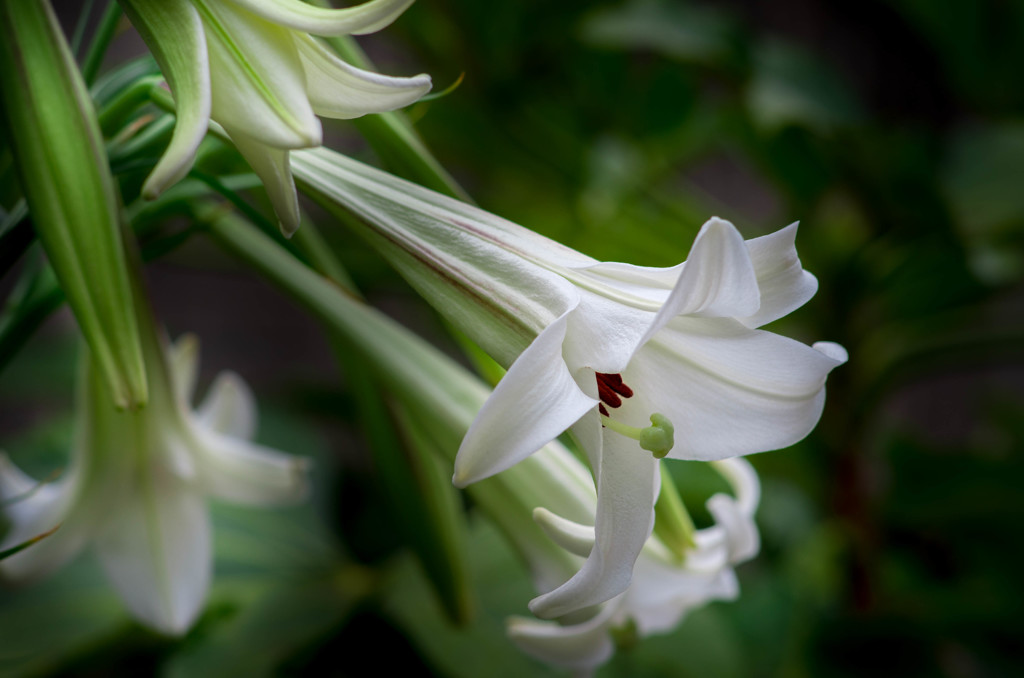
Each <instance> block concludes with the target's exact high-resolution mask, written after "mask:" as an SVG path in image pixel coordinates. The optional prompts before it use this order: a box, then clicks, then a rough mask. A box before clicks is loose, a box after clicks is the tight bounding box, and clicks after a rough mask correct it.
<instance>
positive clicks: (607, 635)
mask: <svg viewBox="0 0 1024 678" xmlns="http://www.w3.org/2000/svg"><path fill="white" fill-rule="evenodd" d="M713 464H714V465H715V466H716V467H717V468H718V470H719V472H720V473H722V474H723V475H724V476H725V477H726V478H727V479H728V480H729V481H730V483H731V484H732V486H733V491H734V492H735V497H731V496H728V495H725V494H716V495H715V496H713V497H711V498H710V499H709V500H708V503H707V505H708V509H709V510H710V511H711V514H712V515H713V516H714V517H715V519H716V524H715V525H713V526H712V527H709V528H706V529H702V530H698V531H697V532H696V533H695V534H694V543H695V547H694V549H693V550H691V551H690V552H688V553H687V555H686V559H685V560H684V561H683V562H682V563H678V562H676V561H675V560H674V556H673V555H672V554H670V553H668V551H667V549H665V547H664V546H663V545H662V544H661V543H660V542H659V541H658V540H657V538H656V537H651V538H650V539H649V540H648V541H647V543H646V544H645V546H644V548H643V550H642V551H641V552H640V557H639V558H638V559H637V561H636V567H635V572H634V577H633V581H632V583H631V584H630V586H629V588H627V589H626V590H625V591H624V592H623V593H621V594H619V595H618V596H616V597H615V598H613V599H611V600H610V601H608V602H607V603H605V604H604V605H603V607H602V609H601V610H600V611H599V612H598V613H597V614H595V615H594V616H593V617H592V618H590V619H588V620H586V621H583V622H578V623H574V624H566V625H562V624H559V623H557V622H551V621H540V620H537V619H530V618H526V617H513V618H511V619H510V620H509V622H508V625H507V628H508V634H509V637H510V638H511V639H512V640H513V641H514V642H515V643H516V645H518V646H519V648H520V649H522V650H523V651H524V652H526V653H527V654H530V655H532V656H533V657H536V658H537V659H540V660H542V661H544V662H547V663H549V664H553V665H555V666H559V667H562V668H566V669H572V670H574V671H576V672H578V673H579V674H582V675H590V673H591V672H593V671H594V670H595V669H596V668H597V667H599V666H600V665H602V664H604V663H605V662H606V661H608V659H610V658H611V656H612V654H613V653H614V651H615V635H616V633H617V632H620V630H634V631H635V633H636V634H637V635H638V636H639V637H645V636H648V635H651V634H655V633H665V632H669V631H671V630H673V629H674V628H676V627H677V626H678V625H679V623H680V622H681V621H682V619H683V617H685V616H686V614H687V613H688V612H689V611H691V610H694V609H696V608H698V607H701V606H703V605H705V604H707V603H709V602H711V601H715V600H732V599H735V598H736V596H737V595H738V594H739V585H738V583H737V580H736V574H735V572H734V571H733V566H734V565H736V564H738V563H741V562H744V561H746V560H748V559H750V558H752V557H753V556H755V555H756V554H757V551H758V548H759V546H760V542H759V537H758V532H757V526H756V525H755V524H754V512H755V511H756V510H757V504H758V500H759V496H760V483H759V482H758V479H757V473H756V472H755V471H754V469H753V467H752V466H751V465H750V464H749V463H748V462H747V461H746V460H745V459H742V458H736V459H726V460H722V461H718V462H713ZM535 516H536V519H537V521H538V523H539V524H540V525H541V526H542V527H544V528H545V529H546V531H547V532H548V534H549V535H551V536H552V538H553V539H555V541H556V542H558V543H559V544H561V545H562V546H563V547H565V548H566V549H567V550H569V551H571V552H573V553H576V554H577V555H583V556H586V555H587V553H588V552H589V549H590V547H592V546H593V544H594V528H593V527H587V526H584V525H580V524H577V523H573V522H570V521H568V520H566V519H564V518H561V517H559V516H557V515H555V514H554V513H551V512H550V511H547V510H545V509H537V511H536V512H535Z"/></svg>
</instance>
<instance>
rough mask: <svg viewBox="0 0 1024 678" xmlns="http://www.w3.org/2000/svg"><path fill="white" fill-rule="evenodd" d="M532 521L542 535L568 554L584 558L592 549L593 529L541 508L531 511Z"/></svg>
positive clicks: (590, 526)
mask: <svg viewBox="0 0 1024 678" xmlns="http://www.w3.org/2000/svg"><path fill="white" fill-rule="evenodd" d="M533 520H534V522H536V523H537V524H538V525H540V528H541V529H542V530H544V533H545V534H547V535H548V536H549V537H551V541H553V542H555V543H556V544H558V545H559V546H561V547H562V548H563V549H565V550H566V551H568V552H569V553H571V554H573V555H576V556H580V557H581V558H586V557H587V556H588V555H590V551H591V549H593V548H594V527H593V526H592V525H580V524H579V523H575V522H573V521H571V520H566V519H565V518H563V517H562V516H559V515H556V514H554V513H552V512H551V511H549V510H547V509H546V508H544V507H542V506H538V507H537V508H535V509H534V510H533Z"/></svg>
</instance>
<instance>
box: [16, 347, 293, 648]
mask: <svg viewBox="0 0 1024 678" xmlns="http://www.w3.org/2000/svg"><path fill="white" fill-rule="evenodd" d="M144 339H145V342H144V343H145V349H146V350H145V354H146V362H147V367H148V368H149V374H150V375H151V383H152V389H151V399H150V403H149V405H148V406H147V407H146V408H145V409H142V410H138V411H126V412H117V411H115V410H113V409H112V408H109V407H105V406H104V399H105V398H106V397H108V394H107V393H106V390H107V387H106V384H105V383H103V382H102V381H101V380H99V379H98V378H97V374H96V370H95V369H94V367H93V365H92V363H91V361H90V360H88V356H86V358H87V360H86V361H85V362H86V363H87V364H86V366H85V367H84V368H83V369H82V370H81V373H80V379H79V392H78V396H77V401H78V402H77V423H76V438H75V440H74V445H73V448H72V454H71V461H70V463H69V466H68V468H67V470H66V471H65V473H64V474H63V476H62V477H61V478H60V479H58V480H57V481H55V482H52V483H46V482H44V483H39V482H37V481H35V480H33V479H32V478H29V477H28V476H26V475H25V474H24V473H22V472H21V471H20V470H19V469H18V468H17V467H16V466H14V465H13V464H12V463H11V462H10V461H9V460H8V458H7V457H6V455H2V454H0V500H2V507H3V508H2V510H3V512H4V513H5V516H6V518H7V519H8V521H9V522H10V525H11V527H10V529H9V530H8V532H7V534H6V535H5V537H4V540H3V542H2V543H0V550H2V549H3V548H5V547H6V546H9V545H12V544H18V543H21V542H24V541H25V540H26V539H28V538H31V537H33V536H35V535H38V534H41V533H43V532H45V531H46V530H50V529H52V528H53V527H55V526H57V525H59V526H60V527H59V529H57V530H56V531H55V532H54V533H53V534H52V535H51V536H48V537H46V538H45V539H42V540H41V541H39V542H38V543H36V544H34V545H32V546H30V547H28V548H26V549H24V550H22V551H20V552H19V553H17V554H15V555H13V556H10V557H8V558H6V559H4V560H3V561H2V562H0V577H2V578H4V579H8V580H11V581H25V580H31V579H35V578H39V577H42V576H45V575H47V574H49V573H50V572H52V571H54V570H56V569H57V568H59V567H60V566H61V565H63V564H64V563H66V562H67V561H69V560H70V559H71V558H72V557H74V556H75V555H76V554H77V553H78V552H80V551H81V550H82V549H83V548H84V547H85V546H86V545H89V544H91V545H92V547H93V551H94V552H95V554H96V555H97V557H98V559H99V561H100V564H101V565H102V567H103V570H104V571H105V573H106V575H107V578H108V579H109V581H110V583H111V585H112V586H113V587H114V588H115V590H116V591H117V593H118V595H119V596H120V597H121V599H122V601H123V602H124V604H125V606H126V607H127V608H128V610H129V611H130V612H131V614H132V615H133V616H134V617H135V618H136V619H138V620H139V621H140V622H142V623H143V624H145V625H147V626H149V627H151V628H153V629H156V630H157V631H160V632H162V633H166V634H180V633H183V632H184V631H186V630H187V629H188V628H189V626H191V625H192V623H193V621H194V620H195V619H196V616H197V615H198V614H199V612H200V611H201V610H202V607H203V603H204V601H205V598H206V592H207V590H208V587H209V584H210V577H211V573H212V569H213V562H212V548H211V539H212V537H211V526H210V519H209V515H208V513H207V510H206V497H208V496H209V497H215V498H218V499H222V500H226V501H230V502H235V503H240V504H249V505H259V506H263V505H268V506H273V505H282V504H291V503H294V502H297V501H300V500H301V499H303V497H304V496H305V494H306V491H307V481H306V469H307V467H308V463H309V462H308V460H307V459H305V458H302V457H292V456H290V455H287V454H284V453H281V452H278V451H276V450H272V449H268V448H265V447H262V446H260V445H257V444H255V443H252V442H250V438H251V437H252V435H253V433H254V429H255V425H256V409H255V401H254V400H253V397H252V394H251V393H250V391H249V389H248V387H247V386H246V385H245V383H244V382H243V381H242V380H241V379H240V378H239V377H238V376H237V375H235V374H233V373H227V372H226V373H221V374H220V375H219V376H218V377H217V378H216V379H215V381H214V383H213V385H212V386H211V387H210V391H209V393H208V395H207V396H206V398H205V400H204V401H203V402H202V404H201V405H200V406H199V407H198V409H196V410H193V409H192V408H191V405H190V400H191V397H192V390H193V388H194V385H195V379H196V368H197V346H198V342H197V341H196V340H195V339H194V338H193V337H190V336H189V337H185V338H183V339H179V340H178V342H177V344H176V345H174V347H173V348H169V349H168V348H167V347H166V341H165V340H164V339H163V337H162V336H160V335H159V334H158V332H157V330H156V328H154V327H150V328H148V331H146V332H145V333H144Z"/></svg>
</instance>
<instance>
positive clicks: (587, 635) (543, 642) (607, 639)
mask: <svg viewBox="0 0 1024 678" xmlns="http://www.w3.org/2000/svg"><path fill="white" fill-rule="evenodd" d="M617 611H618V610H617V606H616V605H614V604H609V605H607V606H605V608H604V609H603V610H602V611H601V612H600V613H599V614H597V615H596V616H595V617H594V618H593V619H590V620H588V621H586V622H583V623H581V624H573V625H571V626H562V625H560V624H557V623H555V622H545V621H538V620H536V619H527V618H525V617H512V618H510V619H509V620H508V623H507V625H506V631H507V632H508V636H509V638H510V639H511V640H512V642H514V643H515V644H516V645H518V646H519V648H520V649H521V650H523V651H524V652H526V653H527V654H529V655H531V656H533V657H536V658H537V659H539V660H541V661H543V662H547V663H549V664H553V665H555V666H561V667H564V668H568V669H575V670H577V671H584V672H586V673H584V674H583V675H588V674H589V672H590V671H592V670H593V669H595V668H597V667H598V666H600V665H601V664H603V663H605V662H606V661H608V660H609V659H611V656H612V654H613V653H614V652H615V645H614V644H613V643H612V639H611V635H610V634H609V633H608V625H609V622H610V621H611V617H612V616H613V615H614V614H615V612H617Z"/></svg>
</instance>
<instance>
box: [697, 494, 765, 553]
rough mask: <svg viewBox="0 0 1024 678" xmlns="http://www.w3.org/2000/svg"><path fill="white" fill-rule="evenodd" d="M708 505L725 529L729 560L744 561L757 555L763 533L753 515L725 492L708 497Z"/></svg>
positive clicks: (718, 522)
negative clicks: (758, 528) (744, 510)
mask: <svg viewBox="0 0 1024 678" xmlns="http://www.w3.org/2000/svg"><path fill="white" fill-rule="evenodd" d="M707 507H708V511H709V512H710V513H711V515H712V516H714V518H715V522H716V523H717V524H718V525H721V526H722V528H723V529H724V530H725V535H726V537H725V538H726V547H727V549H728V551H729V562H731V563H742V562H743V561H746V560H750V559H751V558H753V557H754V556H756V555H757V552H758V551H759V550H760V548H761V535H760V534H759V533H758V531H757V526H756V525H755V524H754V520H753V516H751V515H748V514H746V513H744V512H743V511H742V510H740V507H739V504H738V503H737V502H736V500H735V499H733V498H732V497H730V496H727V495H724V494H716V495H714V496H713V497H711V498H710V499H708V501H707Z"/></svg>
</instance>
